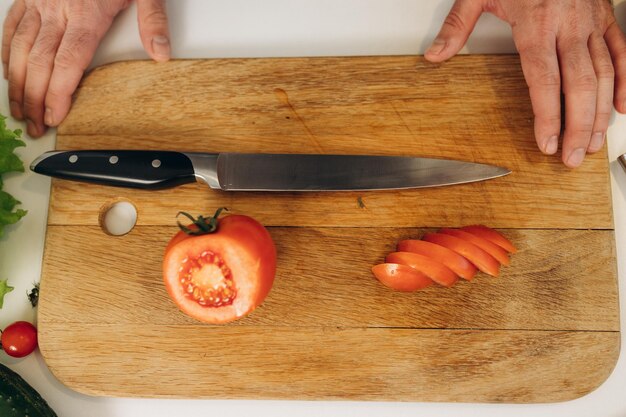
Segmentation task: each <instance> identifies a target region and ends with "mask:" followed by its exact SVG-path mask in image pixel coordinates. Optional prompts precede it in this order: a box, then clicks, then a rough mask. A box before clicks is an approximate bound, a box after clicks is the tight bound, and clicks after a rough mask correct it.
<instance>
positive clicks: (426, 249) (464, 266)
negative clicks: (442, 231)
mask: <svg viewBox="0 0 626 417" xmlns="http://www.w3.org/2000/svg"><path fill="white" fill-rule="evenodd" d="M397 249H398V251H399V252H413V253H418V254H420V255H424V256H426V257H428V258H431V259H432V260H434V261H437V262H440V263H442V264H444V265H445V266H447V267H448V268H450V269H451V270H452V271H453V272H454V273H455V274H457V275H458V276H460V277H461V278H463V279H466V280H468V281H471V280H472V278H474V275H476V272H477V269H476V267H475V266H474V265H473V264H472V263H471V262H470V261H468V260H467V259H465V258H464V257H462V256H461V255H459V254H458V253H456V252H454V251H453V250H450V249H448V248H444V247H443V246H440V245H436V244H434V243H430V242H425V241H423V240H414V239H407V240H401V241H400V242H398V246H397Z"/></svg>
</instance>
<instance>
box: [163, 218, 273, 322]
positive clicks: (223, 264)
mask: <svg viewBox="0 0 626 417" xmlns="http://www.w3.org/2000/svg"><path fill="white" fill-rule="evenodd" d="M275 272H276V249H275V246H274V242H273V241H272V238H271V236H270V234H269V232H268V231H267V230H266V229H265V228H264V227H263V226H262V225H261V224H260V223H258V222H257V221H256V220H254V219H252V218H250V217H248V216H241V215H230V216H225V217H222V218H220V219H219V220H218V226H217V231H216V232H213V233H210V234H204V235H200V236H187V235H185V236H183V235H181V234H180V233H178V234H176V235H175V236H174V237H173V238H172V240H171V241H170V244H168V246H167V249H166V253H165V257H164V259H163V278H164V281H165V286H166V288H167V291H168V293H169V295H170V297H171V298H172V300H173V301H174V302H175V303H176V305H177V306H178V308H179V309H180V310H181V311H183V312H184V313H186V314H188V315H189V316H191V317H194V318H196V319H198V320H201V321H204V322H207V323H215V324H218V323H227V322H230V321H233V320H236V319H238V318H241V317H243V316H245V315H246V314H248V313H250V312H251V311H252V310H254V309H255V308H256V307H257V306H259V305H260V304H261V303H262V302H263V300H264V299H265V297H266V296H267V294H268V293H269V291H270V289H271V287H272V284H273V282H274V275H275Z"/></svg>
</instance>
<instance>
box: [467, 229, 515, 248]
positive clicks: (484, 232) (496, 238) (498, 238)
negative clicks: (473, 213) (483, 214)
mask: <svg viewBox="0 0 626 417" xmlns="http://www.w3.org/2000/svg"><path fill="white" fill-rule="evenodd" d="M461 230H463V231H465V232H468V233H471V234H473V235H476V236H478V237H482V238H483V239H487V240H489V241H491V242H493V243H495V244H496V245H498V246H500V247H501V248H502V249H504V250H506V251H507V252H509V253H515V252H517V248H516V247H515V246H514V245H513V243H511V241H510V240H509V239H507V238H506V237H504V236H503V235H502V234H501V233H499V232H496V231H495V230H493V229H492V228H490V227H487V226H483V225H482V224H475V225H472V226H465V227H461Z"/></svg>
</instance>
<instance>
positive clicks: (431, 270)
mask: <svg viewBox="0 0 626 417" xmlns="http://www.w3.org/2000/svg"><path fill="white" fill-rule="evenodd" d="M385 262H387V263H392V264H401V265H407V266H410V267H411V268H415V269H417V270H418V271H420V272H423V273H424V274H426V276H428V278H430V279H432V280H433V281H435V282H436V283H437V284H440V285H443V286H444V287H451V286H453V285H454V284H455V283H456V282H457V281H458V280H459V276H458V275H457V274H455V273H454V272H452V270H451V269H450V268H448V267H447V266H445V265H444V264H442V263H440V262H437V261H435V260H433V259H431V258H429V257H427V256H424V255H420V254H419V253H413V252H392V253H390V254H389V255H387V257H386V258H385Z"/></svg>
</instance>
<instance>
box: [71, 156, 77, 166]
mask: <svg viewBox="0 0 626 417" xmlns="http://www.w3.org/2000/svg"><path fill="white" fill-rule="evenodd" d="M69 161H70V163H71V164H73V163H76V161H78V155H70V158H69Z"/></svg>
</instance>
